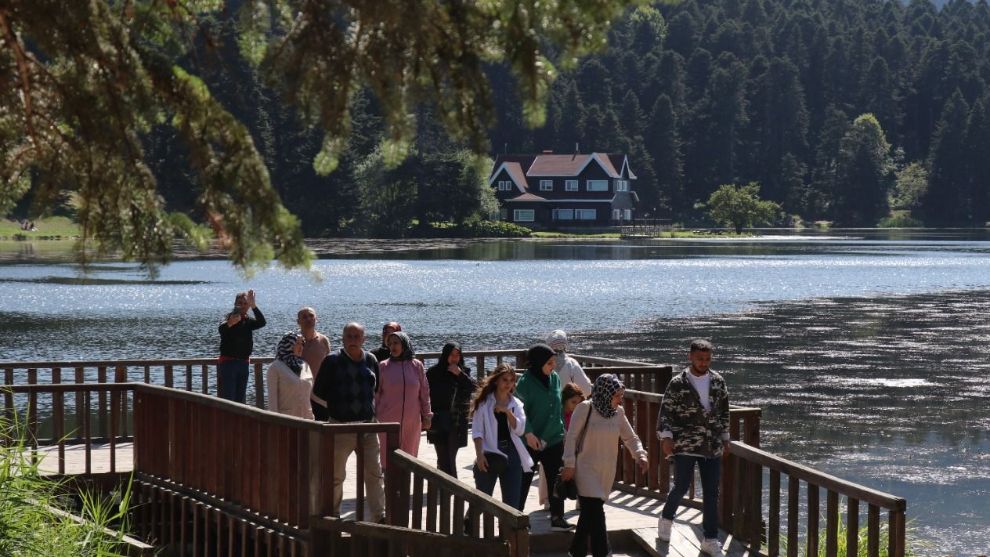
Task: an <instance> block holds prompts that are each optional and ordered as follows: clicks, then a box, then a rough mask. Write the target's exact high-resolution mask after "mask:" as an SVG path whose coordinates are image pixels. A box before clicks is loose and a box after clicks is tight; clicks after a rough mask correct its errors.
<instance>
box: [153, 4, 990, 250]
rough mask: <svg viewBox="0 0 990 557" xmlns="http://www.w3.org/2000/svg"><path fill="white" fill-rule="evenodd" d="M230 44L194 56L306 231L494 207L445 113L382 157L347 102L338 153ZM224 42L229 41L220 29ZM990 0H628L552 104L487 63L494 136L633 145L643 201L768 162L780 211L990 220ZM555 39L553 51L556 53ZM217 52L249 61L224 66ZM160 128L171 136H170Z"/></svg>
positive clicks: (363, 113) (656, 212)
mask: <svg viewBox="0 0 990 557" xmlns="http://www.w3.org/2000/svg"><path fill="white" fill-rule="evenodd" d="M229 32H230V37H229V38H230V40H229V41H227V43H226V46H221V47H219V48H217V49H216V50H215V51H214V52H212V53H211V55H210V56H203V57H201V58H197V59H190V60H189V61H188V64H189V65H190V66H191V67H193V68H194V69H195V70H196V71H197V72H198V74H199V75H200V76H202V77H203V78H204V80H205V81H206V82H207V83H208V84H209V86H210V88H211V90H212V91H213V93H214V95H215V96H216V97H217V98H218V99H219V100H220V101H221V102H223V104H224V106H226V107H227V108H228V109H229V110H230V111H231V112H232V114H234V115H235V116H236V117H238V118H239V119H240V120H241V121H242V122H245V123H246V124H247V126H248V128H249V129H250V131H251V134H252V136H253V138H254V140H255V144H256V145H257V148H258V149H259V151H260V152H261V154H262V155H263V157H264V159H265V161H266V163H267V166H268V169H269V172H270V173H271V177H272V183H273V185H274V186H275V187H276V188H277V190H278V192H279V194H280V196H281V198H282V201H283V203H284V204H285V206H286V207H287V208H288V209H289V210H290V211H291V212H292V213H294V214H295V215H297V216H298V217H299V218H300V220H301V222H302V226H303V231H304V233H305V234H306V235H307V236H334V235H388V236H394V235H403V234H405V231H406V230H407V228H408V227H407V224H408V223H409V222H411V220H412V219H415V218H418V219H419V220H420V221H421V222H422V221H423V220H425V219H431V220H438V221H442V220H452V221H460V220H463V219H464V218H467V217H468V216H470V215H471V214H474V213H479V212H481V213H484V212H486V211H490V210H491V199H490V197H487V193H486V192H485V187H484V185H485V183H486V182H485V178H486V171H487V169H485V168H484V163H483V162H479V161H478V160H477V159H476V158H473V157H471V156H470V153H469V149H468V146H467V145H465V144H462V143H459V142H457V141H455V140H452V139H451V138H450V137H449V136H448V135H447V134H446V133H445V132H444V129H443V127H442V126H441V125H440V124H439V123H438V122H437V120H438V119H437V118H436V117H435V115H434V111H435V110H436V108H435V107H432V106H420V107H419V108H418V109H417V111H416V114H415V116H416V118H415V128H416V140H415V144H414V145H412V146H411V148H410V150H409V154H408V157H407V158H406V159H405V160H404V161H403V162H402V163H401V164H399V165H398V166H396V167H391V166H383V153H382V152H381V149H380V143H381V138H382V134H383V133H384V126H383V123H382V119H381V118H380V116H379V115H378V113H379V111H378V109H377V107H376V102H377V101H376V99H375V97H374V96H372V95H369V94H360V95H358V97H357V98H356V99H355V102H354V104H353V106H352V115H353V121H352V124H351V137H350V141H349V143H348V145H347V147H346V150H345V151H344V154H343V156H342V157H341V158H340V162H339V165H338V166H337V168H336V170H334V171H333V172H331V173H329V174H327V175H322V173H318V172H317V170H318V169H317V168H316V166H317V165H314V162H313V159H314V155H315V154H316V153H317V152H318V151H319V150H320V144H321V138H322V135H321V133H319V132H318V131H315V130H313V129H310V128H308V127H306V126H304V125H303V124H302V123H300V119H299V118H298V116H297V115H296V114H295V113H294V112H293V110H292V109H291V108H288V107H287V106H286V105H285V104H284V103H282V102H281V101H280V98H279V96H278V95H276V94H274V93H272V91H271V90H269V89H268V88H267V87H266V84H265V83H264V82H263V81H262V80H261V79H260V78H259V77H258V76H257V74H255V73H254V72H252V71H251V69H250V67H249V66H248V65H246V64H243V63H239V62H238V59H239V57H240V54H239V50H238V49H237V48H236V44H235V42H236V41H235V40H234V37H233V34H234V31H233V30H230V31H229ZM221 44H224V43H221ZM988 50H990V7H988V4H987V2H986V0H980V1H978V2H975V3H973V2H969V1H966V0H952V1H949V2H946V3H944V5H942V6H936V5H935V4H933V3H931V2H929V1H928V0H912V1H911V2H907V3H903V2H899V1H894V0H887V1H877V0H867V1H859V0H856V1H853V0H742V1H736V0H719V1H704V2H701V1H694V0H684V1H680V2H661V3H656V4H654V5H652V6H641V7H638V8H631V9H629V10H627V12H626V13H625V15H624V16H623V17H622V18H620V19H619V20H617V21H615V22H614V23H613V25H612V29H611V31H610V33H609V37H608V46H607V47H606V48H605V49H603V50H601V51H600V52H598V53H597V54H592V55H590V56H587V57H585V58H583V59H581V60H580V61H579V62H578V63H577V64H576V65H575V67H574V68H573V69H571V70H567V71H562V72H561V73H560V74H559V76H558V77H557V79H556V80H555V81H554V83H553V84H552V87H551V90H550V95H549V104H548V106H547V113H546V123H545V125H543V126H542V127H537V128H529V127H527V125H526V124H525V121H526V119H525V118H524V114H523V109H522V107H521V105H520V103H519V102H518V100H517V96H516V93H515V87H514V83H513V79H512V77H511V75H510V72H509V71H508V70H507V68H506V67H504V66H497V65H496V66H490V67H489V68H488V72H489V76H490V78H491V79H492V82H493V88H494V90H493V91H492V95H491V98H492V99H493V102H494V103H495V105H496V114H497V115H498V117H497V121H495V122H493V123H492V126H491V128H490V137H489V143H490V155H491V156H494V154H495V153H502V152H509V153H524V152H532V151H534V150H544V149H552V150H554V151H555V152H564V153H567V152H573V151H574V150H575V149H579V150H580V151H581V152H592V151H600V152H622V153H627V154H628V155H629V156H630V162H631V165H632V168H633V171H634V172H636V173H637V175H638V178H639V179H638V180H637V181H636V182H635V184H634V186H635V189H636V190H637V191H638V193H639V197H640V199H641V205H640V208H639V211H638V215H639V216H641V217H658V218H669V219H671V220H673V221H674V222H680V223H685V224H691V225H702V224H705V223H706V222H707V221H706V220H705V219H706V216H705V213H704V211H700V210H698V207H699V203H703V202H704V201H706V200H707V199H708V197H709V196H710V195H711V193H712V192H714V191H715V190H716V189H718V188H719V186H720V185H722V184H728V183H737V184H746V183H749V182H757V183H758V184H759V185H760V195H761V197H762V198H763V199H767V200H771V201H775V202H777V203H778V204H780V206H781V207H782V209H783V212H784V214H785V217H784V218H783V219H782V222H780V223H778V224H781V225H790V224H794V223H797V222H813V221H829V222H831V223H832V224H833V225H836V226H877V225H880V226H904V225H909V226H910V225H915V226H916V225H927V226H983V225H984V224H985V223H986V222H987V221H990V183H988V180H990V156H988V155H990V125H988V123H987V117H988V116H987V104H988V102H990V94H988V90H987V88H986V82H987V81H988V80H990V52H988ZM549 54H550V58H551V59H552V58H553V53H552V52H551V53H549ZM220 67H225V68H229V67H234V68H238V67H239V68H242V71H240V72H237V71H234V72H231V71H220V70H219V69H217V68H220ZM168 133H169V132H168V131H167V130H166V131H164V132H161V133H159V134H157V136H156V135H155V134H153V135H152V136H151V139H150V140H149V143H150V144H149V145H148V152H149V154H150V155H151V157H150V158H151V159H152V164H151V166H152V169H153V171H154V172H155V175H156V177H157V178H158V180H159V182H160V184H161V187H162V190H163V192H164V194H165V197H166V199H167V201H168V204H169V206H170V207H172V208H175V209H178V210H182V209H186V208H188V207H190V206H192V205H193V204H194V198H193V195H194V194H193V193H192V192H193V191H194V190H193V188H191V187H190V186H189V182H190V180H192V179H193V177H192V176H189V175H187V174H183V173H177V172H174V171H173V169H174V168H177V167H181V165H177V162H176V161H179V160H181V159H182V158H183V157H185V156H187V154H186V153H181V152H177V151H176V149H175V148H174V147H172V145H174V143H173V142H170V141H166V139H167V137H166V135H167V134H168ZM156 137H157V139H158V140H159V141H158V142H156Z"/></svg>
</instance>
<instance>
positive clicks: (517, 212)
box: [512, 209, 536, 222]
mask: <svg viewBox="0 0 990 557" xmlns="http://www.w3.org/2000/svg"><path fill="white" fill-rule="evenodd" d="M526 213H529V218H525V216H524V215H525V214H526ZM512 222H536V209H513V211H512Z"/></svg>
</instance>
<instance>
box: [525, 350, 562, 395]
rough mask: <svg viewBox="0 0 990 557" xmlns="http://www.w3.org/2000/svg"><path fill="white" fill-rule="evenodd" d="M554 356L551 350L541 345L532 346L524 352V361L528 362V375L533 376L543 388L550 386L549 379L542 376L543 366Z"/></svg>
mask: <svg viewBox="0 0 990 557" xmlns="http://www.w3.org/2000/svg"><path fill="white" fill-rule="evenodd" d="M555 355H556V354H554V351H553V348H550V347H549V346H547V345H546V344H542V343H540V344H534V345H533V346H530V347H529V350H527V351H526V360H527V361H529V373H531V374H532V375H535V376H536V377H537V378H538V379H539V381H540V383H543V386H544V387H549V386H550V378H549V377H548V376H546V375H544V374H543V364H545V363H547V361H548V360H549V359H550V358H553V357H554V356H555Z"/></svg>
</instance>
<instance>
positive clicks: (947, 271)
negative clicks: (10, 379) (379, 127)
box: [0, 231, 990, 555]
mask: <svg viewBox="0 0 990 557" xmlns="http://www.w3.org/2000/svg"><path fill="white" fill-rule="evenodd" d="M832 234H833V235H832V236H829V237H824V236H819V237H812V238H796V237H786V236H770V237H762V238H756V239H752V240H746V241H725V240H706V241H672V240H655V241H640V242H619V241H544V242H524V241H512V242H508V241H507V242H483V243H468V244H458V243H452V244H449V245H442V246H439V247H438V246H432V245H431V246H425V245H420V244H415V243H412V244H409V245H399V244H397V243H395V242H378V243H376V242H349V241H341V242H328V243H326V244H325V245H324V246H323V247H322V248H321V251H323V252H325V253H332V254H335V255H334V258H331V259H321V260H319V261H318V262H317V263H316V264H315V265H314V271H315V272H316V273H318V274H319V275H320V278H319V279H316V278H315V276H314V273H309V272H303V271H291V272H286V271H283V270H279V269H271V270H268V271H265V272H262V273H259V274H257V275H255V276H254V277H252V278H250V279H245V278H244V277H242V276H241V275H239V274H238V273H237V272H236V271H234V270H233V269H232V268H231V267H230V265H229V264H228V263H226V262H223V261H182V262H177V263H174V264H171V265H169V266H167V267H164V268H162V270H161V271H162V272H161V274H160V276H159V277H158V278H157V279H155V280H153V281H152V280H148V279H147V277H146V276H145V275H144V274H143V273H142V272H141V270H140V269H137V268H135V267H134V266H130V265H124V264H105V265H99V266H96V267H95V268H93V269H92V270H91V273H90V274H89V275H86V276H85V277H81V276H80V274H79V272H78V269H77V268H76V267H75V266H74V265H71V264H57V263H39V264H32V263H18V264H5V265H0V360H52V359H58V360H71V359H97V358H99V359H110V358H139V357H149V358H164V357H184V356H203V355H213V354H215V353H216V350H217V342H218V341H217V334H216V324H217V323H218V322H219V319H220V318H221V316H222V315H223V314H224V313H225V312H226V311H229V308H230V307H231V304H232V302H233V296H234V294H235V293H236V292H238V291H240V290H243V289H246V288H254V289H255V290H256V291H257V293H258V304H259V306H260V308H261V309H262V310H263V311H264V312H265V315H266V317H267V318H268V321H269V326H268V327H266V328H265V329H262V330H261V331H258V332H257V333H256V336H255V342H256V353H260V354H270V353H271V352H272V348H273V346H274V344H275V342H276V341H277V339H278V338H279V336H280V335H281V334H282V333H284V332H285V331H287V330H289V329H290V328H292V326H293V324H294V319H295V312H296V310H297V309H298V308H299V307H300V306H302V305H312V306H314V307H315V308H316V310H317V312H318V314H319V316H320V320H321V329H323V330H325V331H326V332H328V333H329V334H330V336H331V338H332V339H333V343H334V345H335V346H338V345H339V342H338V339H339V336H340V329H341V327H342V326H343V324H344V323H345V322H346V321H349V320H358V321H361V322H364V323H367V324H369V329H370V330H372V331H376V330H377V329H378V327H379V326H380V324H381V323H382V322H384V321H387V320H390V319H395V320H398V321H400V322H401V323H402V324H403V328H404V329H405V330H408V331H409V332H410V334H411V336H412V338H413V341H414V345H415V346H416V347H417V348H418V349H420V350H424V351H431V350H438V349H439V348H440V346H441V345H442V344H443V342H444V341H445V340H446V339H449V338H454V339H457V340H460V341H461V342H462V344H464V345H465V347H466V348H468V349H470V348H508V347H519V346H523V345H526V344H528V343H530V342H532V341H534V340H538V339H542V338H543V337H544V336H545V335H546V334H547V333H548V332H549V331H551V330H553V329H556V328H563V329H565V330H567V331H568V332H570V333H571V334H572V337H573V349H574V351H575V352H581V353H586V354H594V355H603V356H617V357H625V358H636V359H643V360H649V361H655V362H664V363H675V364H679V363H681V362H683V361H684V360H685V355H686V354H685V347H686V345H687V342H688V341H689V340H690V338H692V337H695V336H704V337H710V338H712V339H713V340H714V342H715V343H716V346H717V351H716V354H715V366H714V367H715V368H716V369H718V370H720V371H723V372H724V373H725V375H726V377H727V379H728V381H729V386H730V390H731V394H732V397H733V401H734V402H735V403H739V404H746V405H757V406H760V407H762V408H763V410H764V414H763V422H762V427H763V431H764V437H763V446H764V448H766V449H768V450H770V451H772V452H775V453H778V454H781V455H783V456H785V457H787V458H791V459H794V460H797V461H799V462H802V463H807V464H810V465H812V466H814V467H816V468H819V469H821V470H824V471H827V472H829V473H832V474H835V475H838V476H840V477H843V478H846V479H850V480H853V481H857V482H860V483H864V484H866V485H868V486H871V487H874V488H877V489H881V490H884V491H889V492H891V493H894V494H897V495H901V496H904V497H906V498H907V499H908V513H909V517H910V518H911V519H912V522H911V527H913V529H914V532H915V533H916V534H917V535H918V536H920V537H922V538H926V539H928V540H929V541H930V543H931V545H930V547H927V548H923V549H921V550H920V552H919V553H920V554H922V555H976V554H978V553H986V552H987V550H988V549H990V542H988V541H987V540H990V503H987V501H988V500H990V499H988V495H990V404H988V403H990V383H988V381H987V378H986V376H987V373H988V371H990V342H988V341H990V320H988V318H987V315H988V314H990V296H988V295H990V242H987V241H986V239H987V238H986V236H985V234H984V233H982V232H978V233H967V234H959V233H953V234H944V233H943V234H939V235H937V236H936V235H933V234H930V233H929V234H913V235H910V236H890V235H886V236H884V235H878V234H876V233H866V232H858V231H852V232H844V233H835V232H833V233H832ZM867 234H871V235H872V236H873V237H866V236H867ZM400 248H401V249H400ZM383 257H384V258H387V259H382V258H383ZM23 259H27V260H30V259H31V258H30V257H26V258H23ZM373 342H376V341H369V345H370V344H372V343H373Z"/></svg>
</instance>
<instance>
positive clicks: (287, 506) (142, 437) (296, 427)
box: [134, 385, 399, 543]
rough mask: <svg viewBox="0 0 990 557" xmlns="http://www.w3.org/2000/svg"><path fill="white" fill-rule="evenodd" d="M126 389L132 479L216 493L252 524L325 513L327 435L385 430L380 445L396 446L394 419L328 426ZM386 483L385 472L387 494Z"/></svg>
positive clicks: (329, 469)
mask: <svg viewBox="0 0 990 557" xmlns="http://www.w3.org/2000/svg"><path fill="white" fill-rule="evenodd" d="M135 388H136V394H135V401H134V423H135V435H134V438H135V450H134V470H135V473H136V474H137V475H138V478H139V479H140V480H141V481H142V482H144V483H146V484H156V483H157V485H158V487H160V488H163V489H169V490H171V491H175V492H176V493H180V494H181V493H187V496H197V495H203V496H204V498H203V500H202V501H200V502H201V503H204V504H207V505H211V506H213V507H214V508H220V505H219V503H220V502H222V503H223V507H224V508H223V509H222V510H223V512H224V513H226V514H228V515H230V516H231V517H234V518H237V519H239V520H240V522H241V524H242V529H245V528H247V527H248V526H251V525H254V524H257V525H260V526H262V527H265V528H267V529H269V530H273V531H275V532H278V533H281V534H284V535H285V536H286V537H294V538H299V537H301V536H300V531H302V530H307V529H308V528H309V521H310V517H312V516H326V515H329V514H332V511H333V478H334V458H333V452H334V441H335V438H336V436H338V435H348V434H378V433H385V434H386V438H387V442H386V447H387V448H388V450H392V449H394V448H396V447H398V432H399V424H396V423H385V424H379V423H367V424H334V425H329V424H325V423H320V422H315V421H312V420H304V419H300V418H294V417H290V416H284V415H281V414H276V413H273V412H265V411H259V410H257V409H254V408H251V407H249V406H245V405H241V404H236V403H232V402H229V401H225V400H221V399H218V398H215V397H210V396H206V395H203V394H200V393H188V392H184V391H178V390H175V389H168V388H164V387H156V386H149V385H137V386H136V387H135ZM356 453H357V460H358V462H357V470H358V472H357V482H356V486H357V507H356V515H357V518H358V520H362V519H363V518H364V504H363V503H364V496H365V494H364V482H363V481H362V480H363V478H362V475H363V470H364V467H363V452H362V451H356ZM393 492H394V489H392V488H391V486H389V485H388V480H387V478H386V494H387V495H386V497H387V498H388V494H389V493H393ZM152 506H153V505H152ZM192 512H195V511H194V510H193V511H192ZM187 518H191V519H193V520H195V517H193V516H192V515H189V516H187V517H185V518H183V519H182V520H180V522H182V523H185V522H186V519H187ZM139 522H140V523H144V522H143V521H139ZM151 523H154V521H153V520H152V521H151ZM152 528H153V526H152ZM279 543H285V542H281V541H280V542H279Z"/></svg>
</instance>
